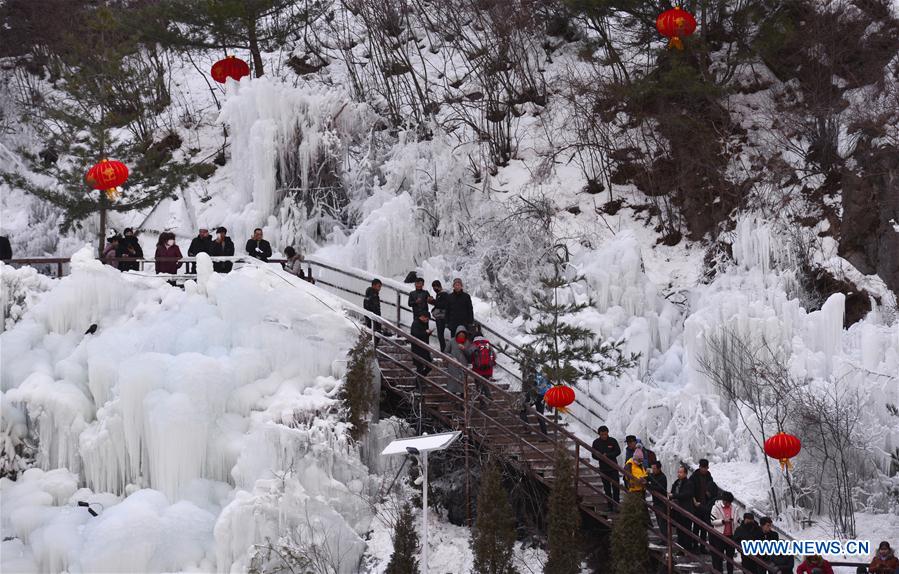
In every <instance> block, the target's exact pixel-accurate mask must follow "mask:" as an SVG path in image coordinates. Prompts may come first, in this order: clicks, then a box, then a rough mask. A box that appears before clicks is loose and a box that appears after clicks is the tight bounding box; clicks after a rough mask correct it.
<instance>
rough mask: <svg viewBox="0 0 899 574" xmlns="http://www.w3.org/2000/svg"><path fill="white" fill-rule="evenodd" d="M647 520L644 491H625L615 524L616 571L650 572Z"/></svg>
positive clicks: (621, 573) (619, 573) (620, 573)
mask: <svg viewBox="0 0 899 574" xmlns="http://www.w3.org/2000/svg"><path fill="white" fill-rule="evenodd" d="M648 520H649V515H648V514H647V513H646V505H645V503H644V501H643V500H642V494H641V493H638V492H628V493H627V494H625V495H624V501H623V502H622V504H621V514H620V516H619V517H618V520H616V521H615V523H614V524H613V525H612V572H613V574H648V573H649V571H650V560H649V536H648V535H647V533H646V529H647V527H648V526H649V525H648Z"/></svg>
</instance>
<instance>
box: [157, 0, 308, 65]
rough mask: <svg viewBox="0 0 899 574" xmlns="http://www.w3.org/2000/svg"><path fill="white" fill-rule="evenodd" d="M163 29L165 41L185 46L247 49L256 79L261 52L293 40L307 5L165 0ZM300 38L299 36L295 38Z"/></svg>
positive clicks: (284, 0)
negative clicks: (303, 6)
mask: <svg viewBox="0 0 899 574" xmlns="http://www.w3.org/2000/svg"><path fill="white" fill-rule="evenodd" d="M161 8H162V13H163V14H164V15H165V16H164V17H165V21H167V22H170V23H172V24H173V25H170V26H168V27H167V29H166V30H165V31H164V32H163V36H162V37H164V38H165V39H166V40H167V41H168V42H171V43H172V44H174V45H180V46H183V47H185V48H211V49H222V50H225V51H228V52H230V51H233V50H235V49H243V50H248V51H249V52H250V55H251V57H252V59H253V71H254V72H255V74H256V77H257V78H260V77H262V75H263V74H264V73H265V69H264V67H263V63H262V52H263V51H265V50H272V49H275V48H276V47H277V46H283V45H285V44H288V43H292V42H291V40H293V38H292V37H291V36H292V35H293V33H294V32H296V31H297V30H298V29H299V28H300V27H301V26H302V25H303V24H304V23H305V18H308V12H307V10H308V8H306V9H304V8H302V7H300V6H298V3H297V2H296V0H208V1H206V2H197V0H164V1H163V2H162V3H161ZM296 40H299V38H296Z"/></svg>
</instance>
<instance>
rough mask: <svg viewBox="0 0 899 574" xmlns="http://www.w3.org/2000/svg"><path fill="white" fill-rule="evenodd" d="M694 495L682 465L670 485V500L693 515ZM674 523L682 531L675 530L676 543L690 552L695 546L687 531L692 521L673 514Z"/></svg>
mask: <svg viewBox="0 0 899 574" xmlns="http://www.w3.org/2000/svg"><path fill="white" fill-rule="evenodd" d="M694 494H695V492H694V487H693V483H692V482H691V481H690V480H689V479H688V478H687V467H686V466H685V465H683V464H682V465H680V466H678V467H677V480H675V481H674V484H672V485H671V500H672V502H674V503H675V504H677V505H678V506H679V507H681V508H682V509H684V510H685V511H687V512H689V513H690V514H693V513H694V512H695V511H696V508H695V505H694V504H693V499H694ZM674 522H675V523H677V524H679V525H680V526H682V527H683V529H680V528H678V529H677V543H678V544H680V545H681V547H682V548H684V549H685V550H689V551H691V552H692V551H693V549H694V548H695V545H694V542H693V539H692V538H690V535H689V534H688V533H687V531H688V530H690V529H691V528H692V524H693V521H692V520H690V519H689V518H687V516H686V515H684V514H682V513H680V512H675V515H674Z"/></svg>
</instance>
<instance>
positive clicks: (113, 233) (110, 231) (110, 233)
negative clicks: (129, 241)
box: [106, 227, 119, 240]
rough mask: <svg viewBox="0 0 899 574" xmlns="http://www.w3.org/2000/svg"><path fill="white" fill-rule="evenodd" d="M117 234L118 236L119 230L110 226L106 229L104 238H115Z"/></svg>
mask: <svg viewBox="0 0 899 574" xmlns="http://www.w3.org/2000/svg"><path fill="white" fill-rule="evenodd" d="M118 236H119V232H118V231H116V230H115V227H110V228H109V229H108V230H107V234H106V238H107V239H108V240H112V239H115V238H116V237H118Z"/></svg>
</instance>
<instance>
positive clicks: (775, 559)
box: [759, 516, 794, 574]
mask: <svg viewBox="0 0 899 574" xmlns="http://www.w3.org/2000/svg"><path fill="white" fill-rule="evenodd" d="M759 524H760V525H761V529H762V537H761V538H760V540H780V535H779V534H777V531H776V530H774V521H773V520H771V519H770V518H768V517H767V516H765V517H763V518H762V519H761V520H759ZM759 558H761V559H762V561H763V562H765V563H768V564H773V565H774V568H769V569H768V571H769V572H777V573H778V574H792V572H793V563H794V560H793V557H792V556H790V555H789V554H783V555H775V554H771V555H765V556H759Z"/></svg>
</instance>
